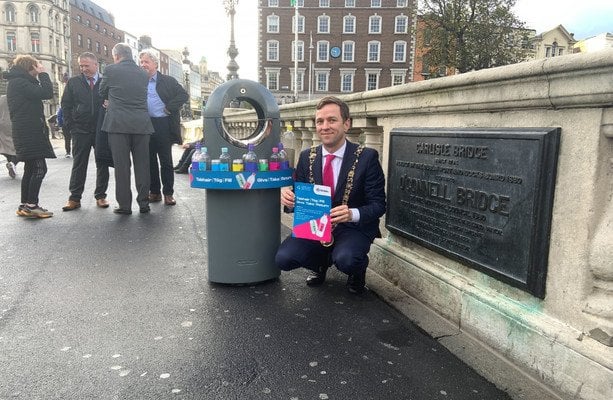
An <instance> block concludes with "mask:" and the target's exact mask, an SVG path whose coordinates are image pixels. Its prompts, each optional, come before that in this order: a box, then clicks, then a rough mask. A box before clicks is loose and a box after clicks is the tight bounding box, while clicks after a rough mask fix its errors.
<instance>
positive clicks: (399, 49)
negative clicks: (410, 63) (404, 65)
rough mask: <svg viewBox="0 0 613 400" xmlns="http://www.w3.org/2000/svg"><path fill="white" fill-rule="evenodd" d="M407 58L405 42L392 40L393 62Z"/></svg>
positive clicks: (403, 60)
mask: <svg viewBox="0 0 613 400" xmlns="http://www.w3.org/2000/svg"><path fill="white" fill-rule="evenodd" d="M406 59H407V42H404V41H398V42H394V62H405V61H406Z"/></svg>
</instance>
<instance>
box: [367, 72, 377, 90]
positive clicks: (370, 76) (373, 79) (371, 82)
mask: <svg viewBox="0 0 613 400" xmlns="http://www.w3.org/2000/svg"><path fill="white" fill-rule="evenodd" d="M378 88H379V74H378V73H377V72H369V71H366V90H375V89H378Z"/></svg>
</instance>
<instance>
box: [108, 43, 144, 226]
mask: <svg viewBox="0 0 613 400" xmlns="http://www.w3.org/2000/svg"><path fill="white" fill-rule="evenodd" d="M112 54H113V60H114V61H115V64H113V65H109V66H107V67H106V68H105V70H104V72H103V75H102V81H101V82H100V95H101V97H102V99H103V100H104V102H105V104H106V115H105V116H104V121H103V122H102V130H103V131H105V132H108V141H109V147H110V148H111V154H112V155H113V164H114V166H115V197H116V200H117V203H118V205H119V206H118V207H117V208H115V209H114V210H113V212H115V213H116V214H132V190H131V189H130V185H131V181H130V166H131V162H132V163H133V164H134V180H135V183H136V190H137V195H136V202H137V203H138V206H139V208H140V212H141V213H148V212H149V211H150V210H151V209H150V207H149V184H150V177H149V138H150V137H151V134H152V133H153V125H152V124H151V119H150V118H149V112H148V109H147V82H148V77H147V73H146V72H145V71H143V70H142V69H141V68H140V67H139V66H138V65H136V63H135V62H134V60H133V59H132V49H131V48H130V46H129V45H127V44H125V43H117V44H116V45H115V46H114V47H113V51H112ZM130 155H131V156H132V160H130Z"/></svg>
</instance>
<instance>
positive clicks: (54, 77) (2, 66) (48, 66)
mask: <svg viewBox="0 0 613 400" xmlns="http://www.w3.org/2000/svg"><path fill="white" fill-rule="evenodd" d="M0 10H1V12H2V14H1V15H0V21H1V23H0V35H1V36H2V43H1V44H0V71H5V70H7V69H8V68H9V66H10V65H11V63H12V62H13V59H14V58H15V56H17V55H18V54H30V55H32V56H34V57H36V59H38V60H39V61H40V62H42V64H43V65H44V67H45V70H46V72H48V73H49V76H50V77H51V81H52V82H53V85H54V90H53V92H54V95H53V99H51V100H47V101H45V114H47V115H50V114H53V113H55V110H56V108H57V104H59V98H60V96H61V91H62V83H63V82H64V81H65V80H66V79H67V77H68V75H69V60H70V22H69V4H68V0H52V1H0ZM5 90H6V89H5V88H4V86H0V92H4V91H5Z"/></svg>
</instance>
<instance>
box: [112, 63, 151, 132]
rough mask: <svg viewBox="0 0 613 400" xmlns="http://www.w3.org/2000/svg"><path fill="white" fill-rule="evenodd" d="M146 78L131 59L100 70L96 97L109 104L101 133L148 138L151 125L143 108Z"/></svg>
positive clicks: (146, 110) (145, 108)
mask: <svg viewBox="0 0 613 400" xmlns="http://www.w3.org/2000/svg"><path fill="white" fill-rule="evenodd" d="M148 82H149V78H148V76H147V73H146V72H145V71H143V70H142V69H141V68H140V67H139V66H138V65H136V63H135V62H134V61H133V60H122V61H120V62H119V63H117V64H112V65H108V66H107V67H106V68H105V69H104V74H103V75H102V81H101V82H100V96H101V97H102V99H103V100H107V99H108V101H109V104H108V107H107V109H106V115H105V117H104V122H103V123H102V130H103V131H105V132H109V133H127V134H140V135H150V134H151V133H153V125H152V124H151V118H149V111H148V109H147V85H148Z"/></svg>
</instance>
